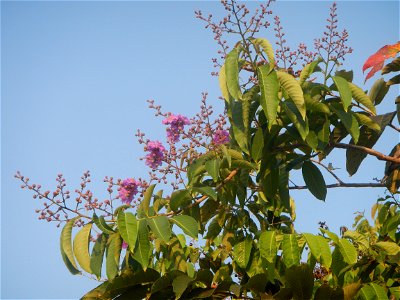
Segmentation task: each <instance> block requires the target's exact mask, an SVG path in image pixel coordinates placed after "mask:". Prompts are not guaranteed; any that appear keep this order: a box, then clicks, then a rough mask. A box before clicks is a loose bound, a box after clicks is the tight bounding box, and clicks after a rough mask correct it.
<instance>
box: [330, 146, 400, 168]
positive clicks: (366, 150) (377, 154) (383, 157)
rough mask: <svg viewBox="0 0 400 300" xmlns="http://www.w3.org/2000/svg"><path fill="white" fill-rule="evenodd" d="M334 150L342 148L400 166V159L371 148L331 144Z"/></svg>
mask: <svg viewBox="0 0 400 300" xmlns="http://www.w3.org/2000/svg"><path fill="white" fill-rule="evenodd" d="M331 145H332V146H333V147H335V148H342V149H355V150H359V151H362V152H364V153H367V154H369V155H372V156H375V157H376V158H377V159H379V160H385V161H391V162H394V163H397V164H400V158H397V157H393V156H388V155H385V154H383V153H380V152H378V151H375V150H373V149H371V148H367V147H364V146H357V145H352V144H343V143H333V144H331Z"/></svg>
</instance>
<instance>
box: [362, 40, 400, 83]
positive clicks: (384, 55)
mask: <svg viewBox="0 0 400 300" xmlns="http://www.w3.org/2000/svg"><path fill="white" fill-rule="evenodd" d="M398 52H400V42H397V44H394V45H386V46H383V47H382V48H381V49H379V50H378V51H377V52H376V53H374V54H372V55H371V56H370V57H368V59H367V61H366V62H365V63H364V66H363V69H362V70H363V72H365V70H367V69H369V68H371V67H372V69H371V70H370V71H369V72H368V74H367V77H366V78H365V81H367V80H368V79H369V78H371V77H372V76H374V74H375V73H376V72H378V71H379V70H381V69H382V68H383V64H384V62H385V59H388V58H391V57H395V56H396V54H397V53H398Z"/></svg>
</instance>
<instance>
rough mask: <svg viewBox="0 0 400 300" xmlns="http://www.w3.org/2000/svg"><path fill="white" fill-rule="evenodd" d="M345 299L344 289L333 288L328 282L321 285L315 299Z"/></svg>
mask: <svg viewBox="0 0 400 300" xmlns="http://www.w3.org/2000/svg"><path fill="white" fill-rule="evenodd" d="M341 299H344V293H343V289H342V288H340V287H337V288H336V289H333V288H331V287H330V286H329V285H328V284H323V285H321V286H320V287H319V288H318V289H317V291H316V292H315V297H314V300H341Z"/></svg>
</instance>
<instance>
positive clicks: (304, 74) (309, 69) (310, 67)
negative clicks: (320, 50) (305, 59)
mask: <svg viewBox="0 0 400 300" xmlns="http://www.w3.org/2000/svg"><path fill="white" fill-rule="evenodd" d="M320 62H321V60H319V59H318V60H314V61H312V62H310V63H309V64H307V65H305V66H304V68H303V70H301V72H300V77H299V84H300V85H303V83H304V82H305V81H306V80H307V79H308V78H309V77H310V75H311V74H312V73H314V71H315V69H316V67H317V66H318V64H319V63H320ZM318 68H319V67H318Z"/></svg>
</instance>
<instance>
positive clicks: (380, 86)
mask: <svg viewBox="0 0 400 300" xmlns="http://www.w3.org/2000/svg"><path fill="white" fill-rule="evenodd" d="M399 61H400V60H399ZM388 91H389V86H387V85H386V82H385V80H384V79H383V78H380V79H378V80H376V81H375V82H374V84H373V85H372V87H371V89H370V90H369V93H368V96H369V98H370V99H371V101H372V103H374V105H378V104H380V103H381V102H382V100H383V98H384V97H385V95H386V94H387V92H388Z"/></svg>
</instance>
